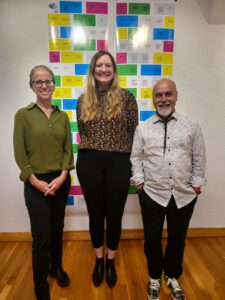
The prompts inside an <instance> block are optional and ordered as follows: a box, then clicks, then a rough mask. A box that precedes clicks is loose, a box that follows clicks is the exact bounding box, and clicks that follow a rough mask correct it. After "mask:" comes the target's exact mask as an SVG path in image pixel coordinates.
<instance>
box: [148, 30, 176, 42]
mask: <svg viewBox="0 0 225 300" xmlns="http://www.w3.org/2000/svg"><path fill="white" fill-rule="evenodd" d="M153 40H174V29H168V28H154V29H153Z"/></svg>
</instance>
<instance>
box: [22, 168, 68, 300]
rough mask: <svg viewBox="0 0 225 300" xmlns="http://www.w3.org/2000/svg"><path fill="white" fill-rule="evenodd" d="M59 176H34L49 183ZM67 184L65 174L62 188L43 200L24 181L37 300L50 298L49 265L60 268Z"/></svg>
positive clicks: (36, 191)
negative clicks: (31, 239) (31, 238)
mask: <svg viewBox="0 0 225 300" xmlns="http://www.w3.org/2000/svg"><path fill="white" fill-rule="evenodd" d="M60 173H61V172H56V173H48V174H36V177H37V178H38V179H40V180H43V181H46V182H51V181H52V180H53V179H54V178H56V177H57V176H59V175H60ZM70 183H71V179H70V175H68V176H67V179H66V180H65V182H64V183H63V185H62V186H61V187H60V188H59V189H58V190H57V191H56V195H55V196H46V197H45V196H44V194H43V193H42V192H40V191H38V190H37V189H35V188H34V187H33V186H32V185H31V184H30V183H29V182H26V183H25V187H24V194H25V202H26V206H27V209H28V213H29V217H30V223H31V232H32V237H33V243H32V265H33V279H34V287H35V294H36V296H37V298H38V299H41V300H45V299H50V297H49V285H48V281H47V276H48V273H49V266H50V264H51V266H52V267H53V268H54V267H61V265H62V236H63V227H64V215H65V207H66V203H67V197H68V193H69V189H70Z"/></svg>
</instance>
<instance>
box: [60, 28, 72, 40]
mask: <svg viewBox="0 0 225 300" xmlns="http://www.w3.org/2000/svg"><path fill="white" fill-rule="evenodd" d="M71 31H72V28H71V27H60V38H61V39H69V38H70V37H71Z"/></svg>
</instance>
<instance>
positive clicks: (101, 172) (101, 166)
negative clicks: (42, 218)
mask: <svg viewBox="0 0 225 300" xmlns="http://www.w3.org/2000/svg"><path fill="white" fill-rule="evenodd" d="M76 169H77V176H78V179H79V182H80V185H81V187H82V190H83V193H84V198H85V202H86V204H87V210H88V214H89V228H90V235H91V240H92V243H93V246H94V248H99V247H102V246H103V245H104V223H105V221H106V245H107V247H108V248H109V249H111V250H116V249H117V247H118V244H119V240H120V234H121V221H122V216H123V211H124V206H125V202H126V199H127V194H128V190H129V185H130V177H131V163H130V155H129V154H125V153H115V152H105V151H95V150H83V151H79V152H78V157H77V165H76Z"/></svg>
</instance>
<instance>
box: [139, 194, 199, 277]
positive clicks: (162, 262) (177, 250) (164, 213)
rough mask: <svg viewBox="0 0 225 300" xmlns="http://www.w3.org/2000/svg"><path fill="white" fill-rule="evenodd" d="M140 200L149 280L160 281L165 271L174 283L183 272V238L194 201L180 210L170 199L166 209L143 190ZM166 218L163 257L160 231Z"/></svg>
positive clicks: (172, 199)
mask: <svg viewBox="0 0 225 300" xmlns="http://www.w3.org/2000/svg"><path fill="white" fill-rule="evenodd" d="M139 200H140V205H141V213H142V219H143V225H144V236H145V243H144V249H145V255H146V258H147V264H148V272H149V276H150V277H151V278H154V279H157V278H161V275H162V272H163V270H164V273H165V275H167V276H169V277H171V278H176V279H177V278H178V277H179V276H180V275H181V274H182V271H183V269H182V262H183V255H184V248H185V238H186V234H187V230H188V226H189V222H190V219H191V216H192V213H193V210H194V206H195V203H196V201H197V198H195V199H194V200H193V201H192V202H191V203H189V204H188V205H186V206H184V207H182V208H180V209H178V208H177V206H176V204H175V200H174V198H173V196H172V197H171V199H170V202H169V204H168V206H167V207H163V206H161V205H159V204H158V203H156V202H155V201H153V200H152V199H151V198H150V197H149V196H148V195H147V194H146V193H145V191H144V190H142V191H141V192H140V195H139ZM165 218H166V220H167V233H168V238H167V245H166V249H165V253H164V255H163V250H162V231H163V224H164V221H165Z"/></svg>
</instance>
